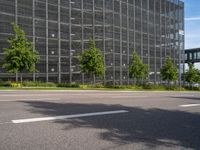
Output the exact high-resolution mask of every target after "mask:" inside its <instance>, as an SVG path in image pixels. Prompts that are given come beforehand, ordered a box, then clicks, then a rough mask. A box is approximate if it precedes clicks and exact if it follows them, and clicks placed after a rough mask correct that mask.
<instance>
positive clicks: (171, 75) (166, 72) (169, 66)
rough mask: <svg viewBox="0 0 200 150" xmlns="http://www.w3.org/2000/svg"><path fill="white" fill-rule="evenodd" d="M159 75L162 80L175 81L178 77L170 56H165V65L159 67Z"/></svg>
mask: <svg viewBox="0 0 200 150" xmlns="http://www.w3.org/2000/svg"><path fill="white" fill-rule="evenodd" d="M160 71H161V76H162V79H163V80H164V81H168V83H169V82H170V81H176V80H177V79H178V71H177V68H176V67H175V66H174V65H173V62H172V60H171V58H169V57H167V59H166V62H165V65H164V66H163V67H162V68H161V70H160Z"/></svg>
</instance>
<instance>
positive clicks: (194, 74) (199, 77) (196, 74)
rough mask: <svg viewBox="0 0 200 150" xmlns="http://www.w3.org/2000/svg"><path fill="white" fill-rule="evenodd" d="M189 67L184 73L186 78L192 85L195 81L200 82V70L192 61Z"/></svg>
mask: <svg viewBox="0 0 200 150" xmlns="http://www.w3.org/2000/svg"><path fill="white" fill-rule="evenodd" d="M188 65H189V69H188V70H187V71H186V73H185V74H184V79H185V81H186V82H188V83H189V84H190V86H191V87H192V84H193V83H198V82H200V71H199V70H198V69H196V68H195V67H194V65H193V64H192V63H189V64H188Z"/></svg>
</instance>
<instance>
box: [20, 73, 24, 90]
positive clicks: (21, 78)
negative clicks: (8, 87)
mask: <svg viewBox="0 0 200 150" xmlns="http://www.w3.org/2000/svg"><path fill="white" fill-rule="evenodd" d="M22 80H23V77H22V72H20V87H22Z"/></svg>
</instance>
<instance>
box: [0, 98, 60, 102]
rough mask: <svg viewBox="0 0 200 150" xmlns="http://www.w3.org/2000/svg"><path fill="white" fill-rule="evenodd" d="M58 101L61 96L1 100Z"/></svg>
mask: <svg viewBox="0 0 200 150" xmlns="http://www.w3.org/2000/svg"><path fill="white" fill-rule="evenodd" d="M45 100H46V101H57V100H61V98H39V99H38V98H31V99H29V98H26V99H25V98H24V99H8V100H0V102H16V101H45Z"/></svg>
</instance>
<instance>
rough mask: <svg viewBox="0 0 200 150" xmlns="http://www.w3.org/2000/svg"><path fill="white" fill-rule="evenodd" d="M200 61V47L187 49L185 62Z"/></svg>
mask: <svg viewBox="0 0 200 150" xmlns="http://www.w3.org/2000/svg"><path fill="white" fill-rule="evenodd" d="M199 62H200V48H193V49H186V50H185V63H199Z"/></svg>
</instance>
